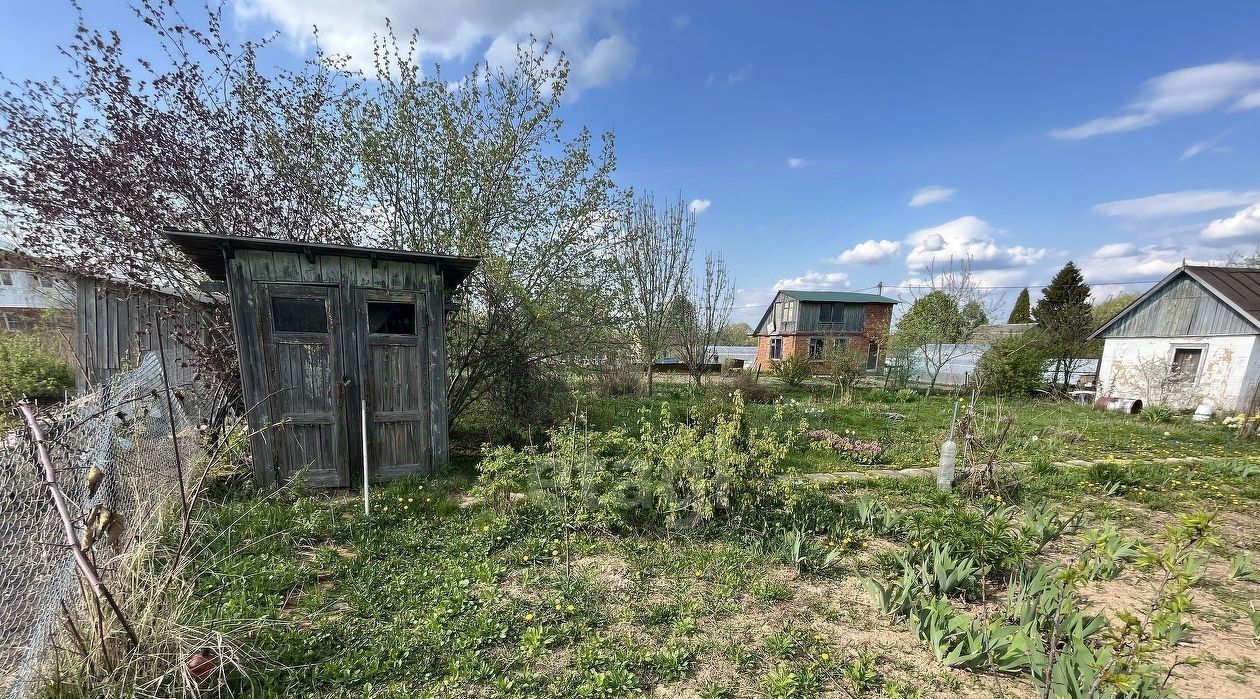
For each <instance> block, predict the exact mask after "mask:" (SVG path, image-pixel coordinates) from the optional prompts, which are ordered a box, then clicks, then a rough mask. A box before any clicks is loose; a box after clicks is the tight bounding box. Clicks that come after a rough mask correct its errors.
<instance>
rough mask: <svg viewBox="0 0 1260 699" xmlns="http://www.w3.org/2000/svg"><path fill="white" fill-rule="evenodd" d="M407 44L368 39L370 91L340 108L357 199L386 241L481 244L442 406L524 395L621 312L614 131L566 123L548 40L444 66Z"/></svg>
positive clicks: (564, 68)
mask: <svg viewBox="0 0 1260 699" xmlns="http://www.w3.org/2000/svg"><path fill="white" fill-rule="evenodd" d="M415 52H416V42H415V40H414V39H413V40H412V41H411V42H410V43H406V44H405V45H404V42H400V41H399V40H398V38H397V37H396V36H394V35H393V34H392V32H391V33H387V35H386V36H385V37H383V38H381V39H379V40H378V41H377V44H376V51H375V59H376V60H375V72H374V77H375V79H376V80H375V85H376V87H375V89H374V94H373V98H372V99H371V100H367V101H365V102H363V104H362V108H361V109H359V110H358V111H357V112H355V113H354V114H352V115H350V117H349V122H350V123H351V125H352V128H353V129H354V131H355V138H356V142H357V143H358V144H359V153H358V155H359V161H360V168H361V171H362V180H363V189H364V198H365V199H366V203H367V208H368V210H370V211H373V212H375V217H376V219H377V220H376V223H377V224H378V229H377V238H378V239H380V240H381V241H382V242H383V243H385V244H386V245H387V246H391V247H400V248H404V249H409V250H425V251H431V252H441V253H452V254H463V255H477V256H479V257H481V258H482V262H481V264H480V265H479V266H478V269H477V271H476V272H475V273H474V274H473V275H472V277H471V278H470V279H469V280H468V281H467V282H466V283H465V285H464V287H462V289H463V291H462V293H463V294H464V295H465V303H464V305H463V309H462V310H461V312H460V315H459V316H458V317H456V318H455V322H454V323H453V324H452V328H451V334H450V344H449V349H448V356H449V358H450V359H449V366H448V372H449V387H448V395H449V405H450V408H449V411H450V415H451V419H454V418H455V417H457V416H459V415H460V413H462V412H463V411H465V410H466V409H467V408H468V407H469V406H471V405H473V404H475V403H476V402H478V401H480V400H482V399H486V398H489V399H493V400H494V403H495V404H496V409H499V410H504V411H508V412H512V411H516V410H523V409H525V408H527V406H528V405H529V403H530V402H531V400H533V399H532V397H531V389H530V387H531V386H536V385H558V381H556V380H558V379H561V378H563V374H564V373H565V370H566V367H567V366H568V365H569V363H570V362H571V361H572V360H574V359H577V358H579V357H581V356H583V355H587V356H590V355H594V354H595V353H596V352H597V351H598V350H600V349H601V348H603V347H605V346H606V343H607V342H608V340H609V337H610V335H611V334H612V333H613V332H614V330H615V327H616V325H615V322H614V317H613V309H612V295H611V294H610V293H608V290H609V289H614V288H616V287H617V283H616V280H615V274H614V270H615V265H614V261H615V257H614V256H613V255H612V254H610V253H611V252H612V251H613V250H616V249H617V247H618V246H617V245H616V236H617V235H618V227H617V226H616V225H614V220H613V219H614V217H613V216H611V215H610V211H614V210H616V208H617V207H618V206H619V202H618V200H617V199H616V196H615V192H614V187H613V182H612V179H611V177H612V172H613V169H614V167H615V164H616V159H615V157H614V153H613V137H612V134H611V133H605V134H603V136H602V138H601V139H600V140H601V143H600V144H599V145H596V144H595V143H593V137H592V134H591V132H590V131H589V130H587V129H585V128H581V129H578V130H577V131H576V133H575V134H574V135H573V136H572V137H570V138H566V137H565V136H564V134H562V123H561V118H560V114H559V110H560V106H561V105H562V104H563V102H564V95H565V90H566V88H567V86H568V81H569V63H568V61H566V60H564V59H563V57H560V58H559V59H556V55H555V53H554V52H552V51H551V47H550V45H546V44H542V45H540V44H538V43H536V42H531V43H530V44H528V45H525V46H522V47H520V48H519V49H518V51H517V60H516V64H515V66H514V67H513V68H512V69H500V68H491V67H489V66H486V65H481V66H478V67H475V68H474V69H473V70H472V72H471V73H470V74H469V75H468V76H466V77H465V78H464V79H462V80H458V81H455V82H451V81H450V80H448V79H447V78H446V77H445V76H444V75H443V74H442V72H441V70H440V69H435V70H433V71H431V72H426V71H425V70H423V69H422V67H421V66H420V65H419V64H418V63H417V60H416V57H415ZM540 375H546V376H548V377H550V378H551V379H556V380H551V381H543V380H541V379H540V378H539V377H540ZM533 420H534V418H533V417H532V416H529V415H525V414H522V415H521V416H520V419H519V420H517V422H520V423H527V422H532V421H533Z"/></svg>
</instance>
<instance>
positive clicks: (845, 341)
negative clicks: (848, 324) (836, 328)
mask: <svg viewBox="0 0 1260 699" xmlns="http://www.w3.org/2000/svg"><path fill="white" fill-rule="evenodd" d="M848 346H849V338H847V337H837V338H835V340H833V341H832V345H831V347H832V349H834V350H836V351H837V352H839V351H840V350H843V349H844V348H845V347H848Z"/></svg>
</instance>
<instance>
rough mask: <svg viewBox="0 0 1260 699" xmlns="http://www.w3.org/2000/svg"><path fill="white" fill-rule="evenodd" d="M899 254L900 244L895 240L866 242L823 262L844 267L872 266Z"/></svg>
mask: <svg viewBox="0 0 1260 699" xmlns="http://www.w3.org/2000/svg"><path fill="white" fill-rule="evenodd" d="M899 252H901V243H900V242H898V241H896V240H868V241H866V242H864V243H858V244H857V245H854V246H853V247H851V248H849V249H848V250H845V251H844V252H842V253H840V254H839V255H837V256H836V257H831V258H828V259H826V260H824V262H831V263H833V264H846V265H847V264H856V265H873V264H875V263H877V262H883V261H884V260H887V259H888V258H890V257H893V256H894V255H896V254H897V253H899Z"/></svg>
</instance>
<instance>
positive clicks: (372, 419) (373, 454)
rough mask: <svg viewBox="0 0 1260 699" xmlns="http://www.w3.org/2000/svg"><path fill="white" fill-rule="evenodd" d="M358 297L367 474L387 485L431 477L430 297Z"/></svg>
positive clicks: (370, 293) (375, 292) (373, 292)
mask: <svg viewBox="0 0 1260 699" xmlns="http://www.w3.org/2000/svg"><path fill="white" fill-rule="evenodd" d="M355 296H356V303H355V307H356V308H355V310H356V313H357V318H356V319H355V326H356V327H357V328H358V336H359V343H358V344H359V352H358V355H359V382H358V385H359V386H360V387H361V389H362V396H363V400H364V401H365V402H366V406H367V416H366V417H367V449H368V467H369V476H370V478H371V480H373V481H387V480H392V479H395V478H400V477H402V476H406V475H410V474H413V473H427V472H429V471H430V470H431V464H432V462H433V461H432V444H433V441H432V438H431V426H430V419H431V417H432V410H431V409H430V405H429V389H428V386H429V357H428V347H429V342H428V339H429V338H428V333H429V323H428V313H427V312H426V306H427V304H426V303H425V300H426V295H425V294H424V293H423V292H415V291H385V290H381V289H356V291H355Z"/></svg>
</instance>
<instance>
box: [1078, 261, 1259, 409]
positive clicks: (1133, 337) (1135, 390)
mask: <svg viewBox="0 0 1260 699" xmlns="http://www.w3.org/2000/svg"><path fill="white" fill-rule="evenodd" d="M1093 338H1102V339H1103V355H1102V361H1101V363H1100V366H1099V372H1098V390H1099V395H1102V396H1114V397H1119V398H1141V399H1142V400H1143V401H1144V402H1145V403H1146V404H1147V405H1163V406H1166V407H1169V408H1174V409H1190V408H1194V407H1196V406H1197V405H1199V404H1200V403H1203V402H1205V401H1206V402H1210V403H1212V404H1213V405H1214V407H1216V408H1217V409H1222V410H1229V411H1232V410H1245V409H1246V408H1247V405H1248V403H1249V402H1250V401H1251V398H1252V395H1253V394H1254V393H1255V391H1256V386H1257V383H1258V382H1260V351H1258V350H1260V270H1258V269H1247V268H1237V267H1205V266H1182V267H1181V268H1179V269H1177V270H1175V271H1173V272H1172V273H1171V274H1169V275H1168V276H1167V277H1164V278H1163V279H1162V280H1160V281H1159V283H1157V284H1156V285H1155V286H1153V287H1151V289H1150V290H1149V291H1147V292H1146V293H1145V294H1142V295H1141V296H1140V297H1138V299H1137V300H1135V301H1134V302H1133V303H1131V304H1129V305H1128V306H1127V307H1126V308H1125V309H1124V310H1122V311H1120V313H1118V314H1116V316H1115V317H1114V318H1112V319H1111V320H1109V321H1107V323H1105V324H1104V325H1103V326H1102V327H1100V328H1099V329H1098V330H1096V331H1095V332H1094V334H1093V335H1092V336H1091V339H1093Z"/></svg>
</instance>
